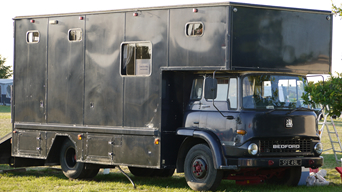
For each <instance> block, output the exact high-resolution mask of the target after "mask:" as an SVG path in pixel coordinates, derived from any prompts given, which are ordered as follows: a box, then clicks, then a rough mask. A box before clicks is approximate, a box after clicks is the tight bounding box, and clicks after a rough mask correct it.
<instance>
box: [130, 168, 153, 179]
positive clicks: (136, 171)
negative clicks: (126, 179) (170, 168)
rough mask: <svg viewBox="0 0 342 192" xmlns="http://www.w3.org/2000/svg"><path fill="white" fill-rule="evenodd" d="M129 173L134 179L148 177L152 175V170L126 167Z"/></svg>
mask: <svg viewBox="0 0 342 192" xmlns="http://www.w3.org/2000/svg"><path fill="white" fill-rule="evenodd" d="M128 169H129V171H130V172H131V173H132V174H133V175H134V176H136V177H150V176H152V175H153V174H154V171H155V170H154V169H148V168H141V167H128Z"/></svg>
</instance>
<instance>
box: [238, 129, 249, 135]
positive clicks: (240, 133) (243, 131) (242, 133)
mask: <svg viewBox="0 0 342 192" xmlns="http://www.w3.org/2000/svg"><path fill="white" fill-rule="evenodd" d="M236 133H237V134H239V135H245V134H246V133H247V132H246V131H245V130H240V129H238V130H237V131H236Z"/></svg>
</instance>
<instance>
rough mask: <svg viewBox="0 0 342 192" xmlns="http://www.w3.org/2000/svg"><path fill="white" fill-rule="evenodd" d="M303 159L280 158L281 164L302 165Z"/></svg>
mask: <svg viewBox="0 0 342 192" xmlns="http://www.w3.org/2000/svg"><path fill="white" fill-rule="evenodd" d="M301 165H302V160H300V159H299V160H298V159H297V160H294V159H280V161H279V166H301Z"/></svg>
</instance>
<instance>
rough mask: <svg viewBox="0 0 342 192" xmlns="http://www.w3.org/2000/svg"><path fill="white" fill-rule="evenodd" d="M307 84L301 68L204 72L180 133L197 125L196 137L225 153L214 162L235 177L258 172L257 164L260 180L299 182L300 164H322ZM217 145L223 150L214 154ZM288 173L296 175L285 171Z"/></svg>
mask: <svg viewBox="0 0 342 192" xmlns="http://www.w3.org/2000/svg"><path fill="white" fill-rule="evenodd" d="M214 76H215V77H214ZM304 85H305V76H303V75H297V74H281V73H260V72H254V73H253V72H248V73H232V74H230V73H226V74H225V73H219V74H216V75H215V74H214V75H212V74H209V75H208V74H204V75H200V76H198V77H196V78H194V80H193V83H192V90H191V95H190V101H189V104H188V106H187V110H186V113H185V117H184V128H182V129H179V130H178V134H180V135H181V134H182V130H183V131H184V130H186V129H188V130H193V135H192V136H193V137H197V138H204V140H206V141H207V143H210V144H209V145H210V148H211V149H214V150H212V153H213V156H215V157H216V160H217V159H219V157H221V161H216V162H214V164H216V165H214V166H216V168H217V169H221V170H223V171H224V173H222V174H223V175H226V176H227V177H228V178H230V179H234V177H236V175H239V174H243V175H244V176H246V174H247V175H253V174H254V175H255V174H256V173H257V172H256V171H255V169H251V168H257V169H258V170H259V172H262V174H259V175H258V174H256V175H258V177H259V178H258V179H259V180H265V181H272V180H273V181H274V180H276V181H277V182H280V181H281V180H283V181H284V182H287V184H289V185H296V184H297V183H298V181H299V179H300V172H301V166H304V167H312V168H315V167H319V166H322V164H323V159H322V157H319V156H320V154H321V153H322V144H321V143H320V141H319V134H318V130H317V121H316V114H315V112H314V110H312V109H310V108H309V106H307V105H305V104H304V103H303V100H302V99H301V97H302V95H303V93H304V92H305V90H304ZM201 132H203V133H209V134H208V135H210V136H204V135H205V134H201ZM208 141H209V142H208ZM215 148H216V151H217V153H222V155H220V154H215ZM202 161H203V162H205V160H203V159H202V157H197V158H194V162H202ZM214 161H215V160H214ZM192 164H193V165H192V166H193V167H194V166H195V165H196V163H192ZM203 164H206V163H203ZM219 164H220V165H219ZM185 170H186V169H185ZM192 172H195V173H194V174H195V175H196V174H198V173H197V172H196V171H195V170H192ZM289 174H290V175H291V178H292V179H289V180H288V178H284V177H283V176H284V175H288V176H290V175H289ZM292 174H293V175H292ZM233 175H234V176H233ZM298 175H299V177H298ZM274 178H281V179H280V180H279V179H274ZM293 178H294V179H293ZM235 180H238V179H236V178H235ZM285 180H286V181H285ZM290 180H291V181H290Z"/></svg>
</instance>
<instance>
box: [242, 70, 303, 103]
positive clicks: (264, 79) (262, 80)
mask: <svg viewBox="0 0 342 192" xmlns="http://www.w3.org/2000/svg"><path fill="white" fill-rule="evenodd" d="M242 84H243V98H242V104H243V108H246V109H293V108H297V107H306V105H304V104H303V100H302V98H301V97H302V95H303V92H304V79H302V78H300V77H298V76H280V75H247V76H245V77H244V78H243V81H242Z"/></svg>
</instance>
